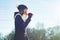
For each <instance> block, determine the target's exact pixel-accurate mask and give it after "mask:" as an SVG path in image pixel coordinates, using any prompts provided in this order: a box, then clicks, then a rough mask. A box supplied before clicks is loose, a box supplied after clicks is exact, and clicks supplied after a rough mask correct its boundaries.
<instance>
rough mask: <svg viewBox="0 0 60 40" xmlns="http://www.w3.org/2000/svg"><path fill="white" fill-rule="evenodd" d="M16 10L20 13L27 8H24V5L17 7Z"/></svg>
mask: <svg viewBox="0 0 60 40" xmlns="http://www.w3.org/2000/svg"><path fill="white" fill-rule="evenodd" d="M17 9H18V10H19V11H22V10H24V9H28V8H27V6H25V5H18V7H17Z"/></svg>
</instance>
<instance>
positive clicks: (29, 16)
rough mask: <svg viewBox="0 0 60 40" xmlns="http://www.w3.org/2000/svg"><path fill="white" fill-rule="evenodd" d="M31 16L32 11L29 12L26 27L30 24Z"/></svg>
mask: <svg viewBox="0 0 60 40" xmlns="http://www.w3.org/2000/svg"><path fill="white" fill-rule="evenodd" d="M31 17H32V13H29V14H28V19H27V20H26V22H25V27H26V26H27V25H28V24H29V22H30V21H31Z"/></svg>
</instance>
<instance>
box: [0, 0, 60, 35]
mask: <svg viewBox="0 0 60 40" xmlns="http://www.w3.org/2000/svg"><path fill="white" fill-rule="evenodd" d="M19 4H25V5H27V7H28V8H29V9H28V12H31V13H33V14H34V16H33V17H32V21H31V22H30V24H29V26H30V28H33V27H35V24H37V22H40V23H42V24H44V27H45V28H48V27H53V26H56V25H60V0H0V33H2V34H4V35H6V34H8V33H10V32H11V31H12V30H13V29H14V17H13V15H14V12H15V11H18V10H17V8H16V6H17V5H19ZM32 25H33V27H32Z"/></svg>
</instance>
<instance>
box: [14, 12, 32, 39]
mask: <svg viewBox="0 0 60 40" xmlns="http://www.w3.org/2000/svg"><path fill="white" fill-rule="evenodd" d="M17 13H19V12H15V14H14V16H15V15H16V14H17ZM31 17H32V14H31V13H29V16H28V18H27V20H26V22H24V21H23V20H22V18H21V16H20V15H17V16H16V18H15V36H14V40H24V33H25V28H26V27H27V25H28V24H29V22H30V21H31Z"/></svg>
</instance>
